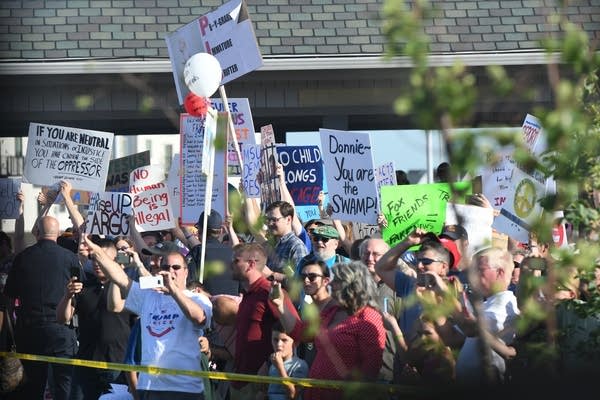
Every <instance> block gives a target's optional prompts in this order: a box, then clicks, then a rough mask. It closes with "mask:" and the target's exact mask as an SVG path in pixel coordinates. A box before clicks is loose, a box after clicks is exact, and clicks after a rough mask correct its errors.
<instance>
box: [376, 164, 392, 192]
mask: <svg viewBox="0 0 600 400" xmlns="http://www.w3.org/2000/svg"><path fill="white" fill-rule="evenodd" d="M375 183H376V184H377V191H379V189H380V188H381V187H382V186H384V185H395V184H396V169H395V168H394V162H393V161H390V162H387V163H384V164H381V165H379V166H377V167H376V168H375Z"/></svg>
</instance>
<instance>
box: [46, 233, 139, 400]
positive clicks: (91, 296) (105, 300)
mask: <svg viewBox="0 0 600 400" xmlns="http://www.w3.org/2000/svg"><path fill="white" fill-rule="evenodd" d="M96 244H97V245H98V246H99V247H100V248H102V250H103V251H104V252H105V253H106V254H107V255H108V256H109V257H111V258H112V259H115V258H116V256H117V248H116V246H115V244H114V242H113V241H112V240H110V239H98V240H97V241H96ZM86 250H87V249H86ZM92 271H93V275H89V274H88V276H87V277H86V279H85V280H82V279H81V274H80V268H79V267H73V268H71V279H70V280H69V282H68V283H67V286H66V290H65V295H64V296H63V298H62V300H61V302H60V303H59V304H58V306H57V307H56V319H57V321H58V322H59V323H62V324H68V323H69V322H70V321H71V320H72V319H73V317H74V315H77V319H78V327H79V335H78V339H79V351H78V353H77V358H80V359H83V360H92V361H105V362H115V363H120V362H122V361H123V359H124V358H125V350H126V348H127V341H128V338H129V332H130V321H131V317H132V314H131V313H130V312H128V311H122V312H118V313H116V312H112V311H111V310H110V309H109V304H111V308H113V306H112V304H117V306H118V307H120V308H122V304H123V303H124V300H122V299H121V296H120V292H119V291H118V290H117V291H115V290H113V291H112V293H111V290H110V281H109V280H108V277H106V275H104V272H103V271H102V269H101V268H100V266H99V265H98V262H97V261H95V260H92ZM111 295H112V296H111ZM119 303H120V304H121V306H119ZM119 374H120V371H114V370H103V369H95V368H85V367H74V369H73V381H72V383H71V395H70V400H79V399H92V398H93V399H97V398H98V397H99V396H100V395H101V394H102V393H105V392H107V391H108V390H109V389H110V384H111V383H114V382H116V381H117V379H118V377H119Z"/></svg>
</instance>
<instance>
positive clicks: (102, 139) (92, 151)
mask: <svg viewBox="0 0 600 400" xmlns="http://www.w3.org/2000/svg"><path fill="white" fill-rule="evenodd" d="M113 137H114V135H113V134H112V133H109V132H100V131H93V130H88V129H79V128H69V127H64V126H55V125H46V124H38V123H33V122H32V123H30V124H29V136H28V141H27V154H26V157H25V169H24V173H23V175H24V177H25V179H26V181H27V182H28V183H32V184H35V185H40V186H48V185H51V184H52V183H56V182H59V181H61V180H65V181H69V182H71V185H72V187H73V189H78V190H87V191H91V192H101V191H103V190H104V187H105V184H106V175H107V174H108V165H109V160H110V154H111V150H112V143H113Z"/></svg>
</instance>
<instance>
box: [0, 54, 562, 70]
mask: <svg viewBox="0 0 600 400" xmlns="http://www.w3.org/2000/svg"><path fill="white" fill-rule="evenodd" d="M457 62H461V63H462V64H464V65H467V66H473V67H475V66H486V65H538V64H542V65H544V64H552V63H557V62H559V54H548V53H546V52H543V51H529V52H522V51H519V52H515V51H507V52H489V53H486V52H473V53H452V54H432V55H430V56H429V65H430V66H433V67H444V66H450V65H453V64H455V63H457ZM412 66H413V64H412V61H411V60H410V58H408V57H394V58H389V59H388V58H384V56H383V55H374V56H365V55H360V54H357V55H344V56H339V55H332V56H314V55H307V56H291V57H290V56H280V57H277V56H269V57H263V66H262V67H261V68H259V69H258V71H299V70H336V69H340V70H342V69H385V68H411V67H412ZM165 72H171V62H170V60H168V59H160V60H157V59H150V60H139V59H135V60H122V59H120V60H115V59H61V60H46V61H18V60H15V61H9V60H5V61H3V62H0V75H67V74H118V73H165Z"/></svg>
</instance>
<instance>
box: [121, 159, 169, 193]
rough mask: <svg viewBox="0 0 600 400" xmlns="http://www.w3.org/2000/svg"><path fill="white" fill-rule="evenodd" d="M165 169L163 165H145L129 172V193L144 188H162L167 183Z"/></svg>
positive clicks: (137, 191)
mask: <svg viewBox="0 0 600 400" xmlns="http://www.w3.org/2000/svg"><path fill="white" fill-rule="evenodd" d="M164 180H165V170H164V168H163V167H162V165H145V166H143V167H139V168H136V169H134V170H133V171H131V174H129V193H131V194H136V193H139V192H141V191H144V190H149V189H157V188H162V187H163V186H164V185H165V183H164Z"/></svg>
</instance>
